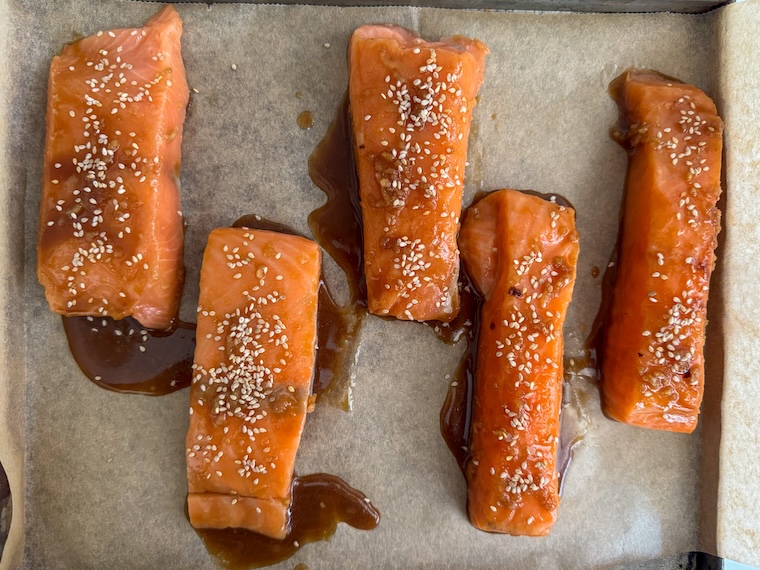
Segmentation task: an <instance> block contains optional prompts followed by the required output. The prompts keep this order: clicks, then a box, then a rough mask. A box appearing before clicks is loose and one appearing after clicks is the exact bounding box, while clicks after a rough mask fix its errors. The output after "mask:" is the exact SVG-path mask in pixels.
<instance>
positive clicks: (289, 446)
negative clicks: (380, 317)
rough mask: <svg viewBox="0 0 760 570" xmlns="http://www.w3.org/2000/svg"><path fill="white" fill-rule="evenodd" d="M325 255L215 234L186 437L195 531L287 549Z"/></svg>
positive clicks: (273, 237)
mask: <svg viewBox="0 0 760 570" xmlns="http://www.w3.org/2000/svg"><path fill="white" fill-rule="evenodd" d="M320 269H321V252H320V249H319V247H318V246H317V244H316V243H314V242H312V241H311V240H308V239H305V238H302V237H298V236H292V235H285V234H280V233H276V232H270V231H264V230H251V229H246V228H223V229H217V230H214V231H213V232H211V235H210V236H209V238H208V244H207V246H206V251H205V253H204V255H203V265H202V267H201V283H200V300H199V307H198V329H197V346H196V350H195V360H194V364H193V368H194V375H193V382H192V386H191V388H190V402H191V403H190V428H189V430H188V433H187V476H188V485H189V494H188V499H187V501H188V511H189V515H190V522H191V523H192V525H193V526H194V527H196V528H226V527H242V528H247V529H249V530H252V531H254V532H258V533H260V534H264V535H267V536H271V537H273V538H284V537H285V536H286V534H287V532H288V529H289V507H290V501H291V483H292V478H293V467H294V463H295V458H296V451H297V450H298V445H299V443H300V441H301V433H302V431H303V427H304V422H305V420H306V412H307V407H308V404H309V395H310V392H311V381H312V375H313V372H314V357H315V351H316V339H317V295H318V289H319V279H320Z"/></svg>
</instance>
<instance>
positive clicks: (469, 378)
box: [433, 271, 483, 473]
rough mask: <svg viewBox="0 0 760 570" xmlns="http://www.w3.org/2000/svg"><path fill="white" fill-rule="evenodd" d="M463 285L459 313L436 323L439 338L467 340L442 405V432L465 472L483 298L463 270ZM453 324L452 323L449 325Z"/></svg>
mask: <svg viewBox="0 0 760 570" xmlns="http://www.w3.org/2000/svg"><path fill="white" fill-rule="evenodd" d="M461 279H462V281H461V282H460V286H459V292H460V295H461V297H460V299H461V305H460V309H459V314H458V315H457V317H456V319H454V321H452V322H451V323H446V326H441V325H442V324H443V323H441V324H439V325H437V326H434V327H433V330H435V332H436V334H437V335H438V338H440V339H441V340H443V341H444V342H446V343H447V344H453V343H455V342H457V341H458V340H459V339H460V338H464V339H465V342H466V346H465V350H464V353H463V354H462V358H461V359H460V360H459V364H457V368H456V370H455V371H454V374H453V375H452V379H451V383H450V384H449V390H448V392H447V393H446V399H445V400H444V402H443V407H441V414H440V424H441V435H442V436H443V440H444V441H445V442H446V445H447V446H448V448H449V451H451V453H452V454H453V455H454V458H455V459H456V461H457V464H458V465H459V468H460V469H461V470H462V472H463V473H464V468H465V465H466V464H467V457H468V455H469V453H468V450H469V448H468V441H469V434H470V419H471V414H472V394H473V385H474V383H475V363H476V362H477V357H478V332H479V330H480V311H481V308H482V306H483V298H482V297H481V296H480V295H478V293H477V292H476V291H475V288H474V287H473V285H472V284H471V283H470V280H469V277H468V276H467V274H466V273H465V272H464V271H462V272H461ZM449 325H450V326H449Z"/></svg>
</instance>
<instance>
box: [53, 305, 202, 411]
mask: <svg viewBox="0 0 760 570" xmlns="http://www.w3.org/2000/svg"><path fill="white" fill-rule="evenodd" d="M63 330H64V331H65V332H66V338H67V339H68V341H69V349H70V350H71V354H72V356H73V357H74V360H76V362H77V364H78V365H79V368H80V369H81V370H82V372H84V374H85V376H87V378H89V379H90V380H92V381H93V382H95V384H97V385H98V386H100V387H101V388H106V389H107V390H112V391H114V392H125V393H129V394H145V395H148V396H163V395H165V394H170V393H172V392H176V391H177V390H181V389H182V388H186V387H187V386H189V385H190V381H191V380H192V364H193V354H194V353H195V325H194V324H192V323H184V322H182V321H178V322H176V323H175V324H174V325H173V326H172V327H171V328H170V329H168V330H165V331H156V330H149V329H145V328H144V327H143V326H142V325H141V324H140V323H138V322H137V321H136V320H135V319H133V318H131V317H127V318H124V319H121V320H118V321H117V320H114V319H112V318H110V317H63Z"/></svg>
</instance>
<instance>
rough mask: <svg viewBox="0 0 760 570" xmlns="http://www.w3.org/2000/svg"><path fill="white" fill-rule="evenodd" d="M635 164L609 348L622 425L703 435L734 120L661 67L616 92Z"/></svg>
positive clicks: (615, 407)
mask: <svg viewBox="0 0 760 570" xmlns="http://www.w3.org/2000/svg"><path fill="white" fill-rule="evenodd" d="M611 92H612V93H613V96H614V97H615V98H616V99H617V101H618V104H619V107H620V114H621V124H622V125H623V126H624V129H623V132H622V133H619V135H620V141H621V144H623V146H625V147H626V148H627V150H628V154H629V164H628V174H627V177H626V191H625V198H624V209H623V218H622V228H621V233H620V241H619V251H618V263H617V277H616V280H615V283H614V286H613V288H612V293H611V305H610V310H609V313H608V315H607V324H606V336H605V338H604V339H603V353H602V356H603V358H602V406H603V409H604V412H605V413H606V414H607V415H608V416H610V417H611V418H613V419H616V420H618V421H621V422H624V423H627V424H631V425H635V426H641V427H647V428H652V429H661V430H667V431H675V432H687V433H689V432H692V431H693V430H694V428H695V427H696V426H697V420H698V415H699V408H700V404H701V402H702V393H703V388H704V353H703V348H704V342H705V326H706V324H707V318H706V312H707V297H708V293H709V285H710V274H711V273H712V270H713V267H714V265H715V248H716V246H717V234H718V232H719V231H720V211H719V210H718V208H717V206H716V205H717V202H718V199H719V197H720V194H721V188H720V168H721V153H722V132H723V123H722V121H721V119H720V117H718V114H717V111H716V108H715V104H714V103H713V102H712V100H711V99H710V98H709V97H708V96H707V95H705V94H704V93H703V92H702V91H700V90H699V89H697V88H696V87H694V86H692V85H686V84H684V83H681V82H679V81H677V80H675V79H671V78H667V77H664V76H662V75H659V74H657V73H655V72H652V71H647V70H633V71H629V72H626V73H624V74H623V75H622V76H621V77H619V78H618V79H616V80H615V81H614V82H613V84H612V85H611Z"/></svg>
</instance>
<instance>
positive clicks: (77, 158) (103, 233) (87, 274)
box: [37, 6, 189, 329]
mask: <svg viewBox="0 0 760 570" xmlns="http://www.w3.org/2000/svg"><path fill="white" fill-rule="evenodd" d="M181 35H182V20H180V17H179V15H178V14H177V12H176V11H175V10H174V8H173V7H171V6H167V7H166V8H164V9H162V10H161V11H160V12H159V13H158V14H156V15H155V16H153V18H151V19H150V20H149V21H148V22H147V23H146V24H145V26H144V27H143V28H135V29H120V30H113V31H107V32H98V33H97V34H96V35H94V36H90V37H87V38H84V39H81V40H79V41H76V42H74V43H71V44H68V45H67V46H65V47H64V48H63V50H62V51H61V53H60V55H57V56H56V57H54V58H53V60H52V62H51V64H50V78H49V82H48V107H47V117H46V123H47V135H46V139H45V164H44V169H43V181H42V201H41V204H40V226H39V235H38V242H37V275H38V278H39V281H40V283H41V284H42V285H43V287H44V288H45V296H46V297H47V301H48V304H49V305H50V309H51V310H52V311H54V312H56V313H60V314H62V315H68V316H77V315H91V316H110V317H113V318H115V319H121V318H124V317H126V316H133V317H134V318H136V319H137V320H138V321H139V322H140V324H142V325H143V326H144V327H148V328H153V329H166V328H168V327H169V326H170V325H171V322H172V320H173V319H174V318H175V317H176V316H177V310H178V307H179V299H180V295H181V292H182V291H181V290H182V282H183V278H184V268H183V264H182V250H183V241H184V229H183V218H182V212H181V209H180V196H179V181H178V175H179V166H180V145H181V142H182V125H183V122H184V120H185V109H186V107H187V103H188V100H189V90H188V86H187V81H186V78H185V69H184V65H183V63H182V55H181V53H180V36H181Z"/></svg>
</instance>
